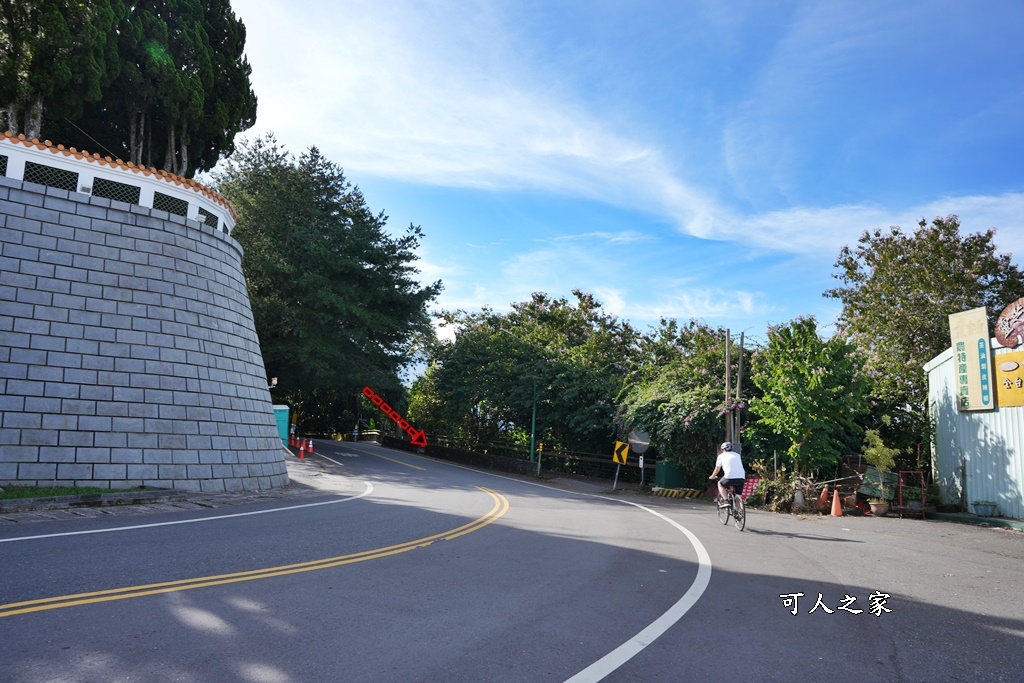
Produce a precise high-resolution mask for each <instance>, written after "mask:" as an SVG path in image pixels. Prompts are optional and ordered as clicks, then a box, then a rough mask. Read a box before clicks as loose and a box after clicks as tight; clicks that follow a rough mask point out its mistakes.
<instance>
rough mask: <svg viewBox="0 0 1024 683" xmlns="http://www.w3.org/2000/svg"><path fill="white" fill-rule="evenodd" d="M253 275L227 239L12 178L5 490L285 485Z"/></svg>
mask: <svg viewBox="0 0 1024 683" xmlns="http://www.w3.org/2000/svg"><path fill="white" fill-rule="evenodd" d="M80 163H81V162H80ZM140 180H141V181H142V182H147V181H148V180H147V179H146V178H141V179H140ZM148 182H160V183H163V182H165V180H162V179H154V180H152V181H148ZM241 259H242V251H241V247H240V246H239V245H238V243H237V242H236V241H235V240H234V239H233V238H231V237H230V236H229V235H228V233H227V232H225V231H224V230H223V228H221V229H214V228H211V227H209V226H206V225H204V224H202V223H199V222H197V221H195V220H191V219H189V218H186V217H183V216H176V215H171V214H168V213H164V212H162V211H156V210H154V209H152V208H147V207H144V206H140V205H137V204H126V203H121V202H116V201H111V200H108V199H101V198H98V197H92V196H90V195H88V194H83V193H82V192H69V191H65V190H60V189H55V188H53V187H44V186H42V185H35V184H31V183H24V182H22V181H21V180H19V179H12V178H4V177H0V485H2V484H4V483H8V484H10V483H20V484H29V485H44V486H45V485H54V484H58V485H70V484H77V485H89V486H99V487H104V488H127V487H134V486H153V487H161V488H176V489H182V490H192V491H200V490H201V491H222V490H258V489H266V488H273V487H278V486H283V485H285V484H287V483H288V474H287V470H286V467H285V462H284V452H283V449H282V445H281V439H280V436H279V435H278V433H277V425H276V421H275V418H274V412H273V407H272V403H271V397H270V393H269V391H268V390H267V378H266V375H265V370H264V366H263V358H262V356H261V353H260V348H259V341H258V339H257V336H256V331H255V327H254V325H253V320H252V310H251V307H250V304H249V298H248V294H247V291H246V287H245V280H244V278H243V275H242V270H241Z"/></svg>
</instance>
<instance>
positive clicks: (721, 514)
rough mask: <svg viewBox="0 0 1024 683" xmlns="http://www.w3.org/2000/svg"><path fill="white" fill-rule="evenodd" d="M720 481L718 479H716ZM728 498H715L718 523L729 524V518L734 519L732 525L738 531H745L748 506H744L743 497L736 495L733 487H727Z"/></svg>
mask: <svg viewBox="0 0 1024 683" xmlns="http://www.w3.org/2000/svg"><path fill="white" fill-rule="evenodd" d="M715 481H718V479H715ZM726 493H727V495H726V497H725V500H722V498H721V497H720V496H715V507H717V508H718V521H719V522H721V523H722V524H728V523H729V518H730V517H732V523H733V524H734V525H735V526H736V528H737V529H739V530H740V531H743V528H744V527H745V526H747V506H746V505H744V504H743V496H742V495H740V494H739V493H736V492H735V491H734V490H733V488H732V487H731V486H728V487H726Z"/></svg>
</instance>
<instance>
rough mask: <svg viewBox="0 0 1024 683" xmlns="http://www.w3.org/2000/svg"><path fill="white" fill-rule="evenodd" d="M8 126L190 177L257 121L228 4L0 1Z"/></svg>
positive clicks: (241, 36) (241, 30)
mask: <svg viewBox="0 0 1024 683" xmlns="http://www.w3.org/2000/svg"><path fill="white" fill-rule="evenodd" d="M0 20H2V22H0V76H2V78H0V104H2V105H3V106H4V112H5V115H6V118H7V125H8V127H10V128H11V129H12V130H13V131H14V132H19V131H21V130H24V132H25V134H26V135H27V136H29V137H42V136H43V135H44V134H45V135H46V136H49V137H51V138H53V139H55V140H57V141H59V142H61V143H63V144H65V145H67V146H69V147H72V146H73V147H77V148H79V149H88V150H91V151H94V152H101V153H103V154H105V155H110V156H114V157H118V158H121V159H124V160H127V161H131V162H133V163H136V164H145V165H147V166H159V165H161V164H162V165H163V168H164V170H166V171H169V172H171V173H175V174H177V175H181V176H186V177H191V176H193V175H194V174H195V173H196V172H199V171H206V170H209V169H211V168H213V167H214V166H215V165H216V164H217V162H218V161H219V160H220V158H221V157H222V156H224V155H227V154H230V153H231V152H232V151H233V150H234V138H235V135H236V134H237V133H239V132H241V131H244V130H247V129H248V128H250V127H251V126H252V125H253V123H254V122H255V120H256V96H255V95H254V94H253V92H252V88H251V85H250V82H249V76H250V73H251V69H250V67H249V64H248V61H247V60H246V58H245V54H244V50H245V26H244V25H243V24H242V22H241V21H240V20H239V19H238V18H237V17H236V16H235V14H234V12H233V11H232V10H231V6H230V3H229V1H228V0H208V1H202V0H139V1H138V2H132V3H128V2H125V0H97V1H96V2H91V3H71V2H65V1H63V0H61V1H53V0H47V1H45V2H42V1H39V0H28V1H27V2H11V1H10V0H0Z"/></svg>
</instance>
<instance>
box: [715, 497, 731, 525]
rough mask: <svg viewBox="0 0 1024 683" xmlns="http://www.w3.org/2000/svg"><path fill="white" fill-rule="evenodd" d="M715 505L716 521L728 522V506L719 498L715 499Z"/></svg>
mask: <svg viewBox="0 0 1024 683" xmlns="http://www.w3.org/2000/svg"><path fill="white" fill-rule="evenodd" d="M715 505H716V506H718V521H719V522H721V523H722V524H728V523H729V506H728V505H726V504H725V503H723V502H722V501H721V500H717V499H716V501H715Z"/></svg>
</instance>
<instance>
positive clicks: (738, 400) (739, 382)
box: [733, 332, 743, 453]
mask: <svg viewBox="0 0 1024 683" xmlns="http://www.w3.org/2000/svg"><path fill="white" fill-rule="evenodd" d="M739 364H740V367H739V370H738V371H737V373H736V403H742V402H743V399H742V396H743V392H742V391H741V387H742V386H743V333H742V332H740V359H739ZM733 436H734V437H735V438H734V439H733V443H734V444H735V445H736V446H737V448H736V452H737V453H739V452H740V449H739V446H740V441H741V440H742V436H741V434H740V410H739V409H738V408H737V410H736V427H735V429H733Z"/></svg>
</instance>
